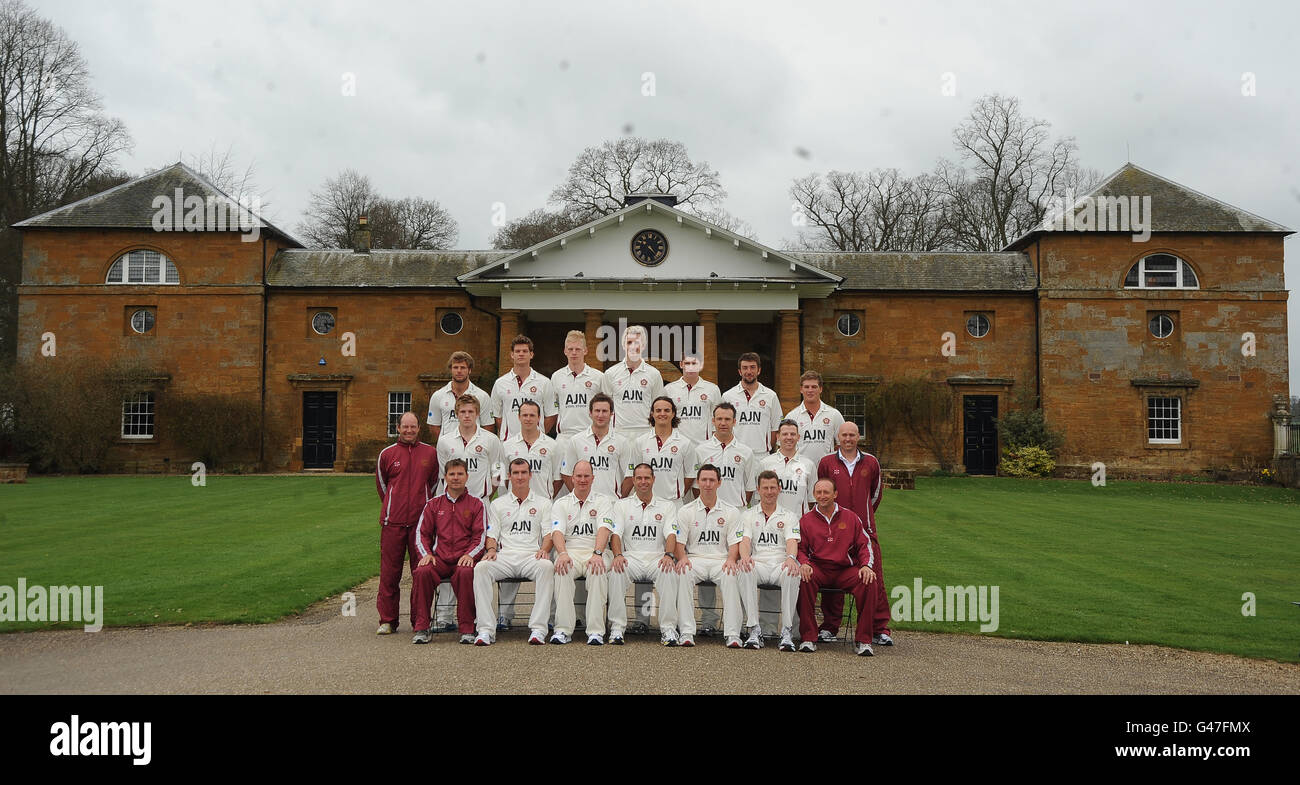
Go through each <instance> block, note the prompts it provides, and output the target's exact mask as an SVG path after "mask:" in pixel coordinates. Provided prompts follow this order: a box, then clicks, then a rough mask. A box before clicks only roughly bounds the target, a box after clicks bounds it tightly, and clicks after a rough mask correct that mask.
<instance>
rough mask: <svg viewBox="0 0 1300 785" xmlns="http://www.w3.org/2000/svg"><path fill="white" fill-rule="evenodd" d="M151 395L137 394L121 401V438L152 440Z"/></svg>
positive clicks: (149, 393)
mask: <svg viewBox="0 0 1300 785" xmlns="http://www.w3.org/2000/svg"><path fill="white" fill-rule="evenodd" d="M153 405H154V400H153V393H151V392H138V393H133V394H131V395H128V396H127V397H126V398H125V399H124V400H123V401H122V438H123V439H152V438H153Z"/></svg>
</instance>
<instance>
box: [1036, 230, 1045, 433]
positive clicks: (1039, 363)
mask: <svg viewBox="0 0 1300 785" xmlns="http://www.w3.org/2000/svg"><path fill="white" fill-rule="evenodd" d="M1041 242H1042V238H1041V237H1035V238H1034V400H1035V401H1037V402H1038V408H1040V409H1041V408H1043V336H1042V330H1043V324H1042V313H1041V310H1040V308H1039V298H1040V297H1041V296H1042V295H1041V292H1042V288H1043V256H1042V253H1043V251H1042V248H1041V247H1040V243H1041ZM1043 414H1044V416H1046V414H1047V413H1046V412H1044V413H1043Z"/></svg>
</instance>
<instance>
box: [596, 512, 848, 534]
mask: <svg viewBox="0 0 1300 785" xmlns="http://www.w3.org/2000/svg"><path fill="white" fill-rule="evenodd" d="M591 517H593V518H595V517H596V511H595V510H592V511H591ZM840 528H841V529H843V528H844V524H842V523H841V524H840Z"/></svg>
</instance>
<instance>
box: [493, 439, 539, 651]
mask: <svg viewBox="0 0 1300 785" xmlns="http://www.w3.org/2000/svg"><path fill="white" fill-rule="evenodd" d="M532 474H533V472H532V469H531V468H530V467H529V465H528V460H527V459H526V458H515V459H514V460H513V461H511V462H510V492H509V493H506V494H503V495H502V496H500V497H498V498H497V500H496V501H494V502H492V504H491V505H490V506H489V507H488V522H487V549H486V552H485V553H484V555H483V559H482V561H480V562H479V563H478V564H477V565H476V566H475V567H474V608H475V609H476V611H477V613H476V616H477V618H476V621H477V623H478V637H477V638H475V639H474V645H476V646H490V645H491V644H492V643H493V642H494V641H495V640H496V621H497V611H496V603H495V602H494V601H493V597H492V589H493V588H494V586H495V584H496V582H497V581H499V580H502V579H505V578H523V579H525V580H529V581H532V582H533V583H534V584H535V586H536V591H535V592H534V594H533V612H532V614H531V615H530V616H529V617H528V626H529V627H531V628H532V634H531V635H529V636H528V642H529V643H531V644H533V645H534V646H536V645H539V644H544V643H546V619H547V618H548V617H549V616H550V614H551V596H552V591H553V589H554V582H555V565H554V564H552V563H551V560H550V559H549V558H547V553H546V551H544V550H542V540H543V539H544V538H545V536H546V535H545V527H547V526H549V525H550V523H551V502H550V501H549V500H548V499H546V498H545V497H543V496H542V495H540V494H538V493H537V490H536V489H535V488H533V487H532V486H531V484H532Z"/></svg>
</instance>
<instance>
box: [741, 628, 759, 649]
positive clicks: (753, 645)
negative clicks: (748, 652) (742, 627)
mask: <svg viewBox="0 0 1300 785" xmlns="http://www.w3.org/2000/svg"><path fill="white" fill-rule="evenodd" d="M745 648H746V649H761V648H763V631H762V630H761V629H759V627H758V625H757V624H756V625H754V627H753V628H752V629H751V630H750V631H749V637H748V638H746V639H745Z"/></svg>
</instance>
